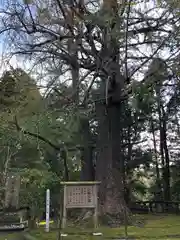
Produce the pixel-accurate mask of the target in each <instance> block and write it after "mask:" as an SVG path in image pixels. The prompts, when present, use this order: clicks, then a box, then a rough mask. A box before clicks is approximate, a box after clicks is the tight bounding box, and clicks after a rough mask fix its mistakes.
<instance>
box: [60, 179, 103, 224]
mask: <svg viewBox="0 0 180 240" xmlns="http://www.w3.org/2000/svg"><path fill="white" fill-rule="evenodd" d="M98 184H100V183H99V182H62V183H61V185H63V190H64V193H63V194H64V201H63V205H64V207H63V219H62V228H64V227H65V225H66V218H67V209H70V208H92V209H94V226H95V227H97V214H98V196H97V195H98V190H97V186H98Z"/></svg>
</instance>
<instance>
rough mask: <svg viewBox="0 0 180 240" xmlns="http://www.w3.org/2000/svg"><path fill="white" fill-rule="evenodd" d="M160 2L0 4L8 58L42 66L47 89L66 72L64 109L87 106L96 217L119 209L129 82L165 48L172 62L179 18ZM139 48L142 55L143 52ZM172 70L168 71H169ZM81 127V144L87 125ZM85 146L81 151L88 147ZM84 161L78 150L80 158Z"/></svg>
mask: <svg viewBox="0 0 180 240" xmlns="http://www.w3.org/2000/svg"><path fill="white" fill-rule="evenodd" d="M162 4H163V7H162V6H161V3H160V5H159V3H158V4H157V5H156V4H155V6H153V7H152V6H149V5H146V3H145V4H144V5H143V6H142V4H137V5H135V4H132V1H131V0H130V1H121V2H120V3H118V2H117V1H116V0H112V1H108V0H104V1H103V2H102V4H100V3H98V2H95V3H93V2H91V1H89V2H88V1H87V2H84V1H83V0H82V1H80V0H79V1H67V2H65V1H61V0H51V1H36V0H31V1H24V3H19V1H14V4H11V2H10V1H8V0H6V2H5V4H4V6H3V7H2V12H3V15H2V17H1V33H2V34H3V37H6V39H7V41H8V42H9V43H10V44H11V48H10V49H8V52H10V53H11V54H13V55H14V54H16V55H19V56H20V57H21V58H22V57H23V56H26V58H27V57H29V60H31V64H32V65H34V66H35V68H36V69H37V68H40V66H41V67H43V68H42V72H41V74H40V76H41V77H42V76H45V75H46V79H47V76H48V74H51V75H50V76H51V81H49V85H48V87H49V88H51V86H53V88H56V86H57V84H58V82H59V81H60V80H61V78H60V77H61V75H63V74H65V73H68V74H66V75H63V76H64V79H66V80H67V81H68V80H69V76H70V73H72V79H70V80H73V81H72V83H73V84H72V85H73V88H72V93H71V94H70V95H69V97H68V99H69V100H70V101H69V102H68V104H69V105H71V106H74V109H80V110H81V113H82V112H83V113H84V112H86V111H87V110H88V109H89V107H91V108H93V104H94V103H95V111H96V116H95V118H96V120H97V125H98V140H97V149H96V152H97V159H96V179H98V180H100V181H101V187H100V203H101V207H102V208H101V211H102V212H103V213H110V214H113V213H120V214H121V215H122V212H123V211H124V209H126V206H125V205H126V204H125V201H124V186H123V185H124V183H123V175H124V165H125V160H124V154H123V149H122V144H123V134H122V133H123V131H122V130H123V127H122V125H121V123H122V121H121V116H123V111H127V110H125V109H126V107H125V105H126V104H127V103H126V102H127V101H128V99H129V97H130V96H131V94H132V93H133V91H134V88H136V86H135V84H134V79H135V78H139V79H138V80H139V81H140V80H141V74H142V73H143V72H144V69H145V67H146V66H147V63H149V61H151V60H152V59H153V58H155V57H157V56H158V54H161V53H163V51H165V50H166V51H167V52H168V53H167V55H168V57H167V58H168V59H166V61H169V63H172V60H173V59H174V58H176V56H177V53H178V51H179V49H177V43H178V38H179V36H178V29H179V25H178V21H179V16H178V14H177V13H176V9H174V8H169V2H168V3H166V2H165V3H164V2H163V3H162ZM145 48H147V49H148V50H149V51H147V52H146V53H145V51H144V49H145ZM142 50H143V51H144V52H142ZM172 67H173V69H174V71H176V66H175V65H173V66H172ZM38 73H39V72H38ZM146 79H147V78H144V80H143V81H142V83H141V84H143V83H144V81H146ZM55 82H56V84H55ZM50 83H51V84H50ZM82 83H83V84H82ZM141 84H140V85H141ZM148 84H149V85H150V86H151V85H153V84H154V82H151V81H150V82H148ZM85 85H86V86H85ZM134 86H135V87H134ZM146 89H148V86H146ZM91 90H93V91H91ZM91 93H93V94H91ZM141 97H142V96H141ZM74 103H75V104H74ZM69 105H68V106H69ZM71 109H72V107H71ZM161 110H162V109H161ZM85 125H86V131H85V132H86V136H87V138H88V136H89V135H90V134H89V132H88V131H89V126H88V124H87V121H85ZM81 126H83V124H81ZM129 131H130V129H129ZM85 144H86V150H87V149H88V148H87V144H88V141H87V142H86V143H85ZM61 147H62V144H61V145H60V146H57V145H55V148H57V149H61ZM164 149H165V145H164ZM129 152H130V148H129ZM129 154H130V153H129ZM89 155H90V153H88V152H87V151H86V152H84V157H85V156H88V157H89ZM91 163H92V161H91ZM91 167H92V164H91Z"/></svg>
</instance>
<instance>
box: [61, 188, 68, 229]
mask: <svg viewBox="0 0 180 240" xmlns="http://www.w3.org/2000/svg"><path fill="white" fill-rule="evenodd" d="M66 197H67V186H66V185H64V202H63V216H62V228H65V226H66V220H67V209H66Z"/></svg>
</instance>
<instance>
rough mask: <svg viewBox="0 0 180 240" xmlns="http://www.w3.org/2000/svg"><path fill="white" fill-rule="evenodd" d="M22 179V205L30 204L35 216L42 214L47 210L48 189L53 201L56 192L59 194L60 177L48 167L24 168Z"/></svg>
mask: <svg viewBox="0 0 180 240" xmlns="http://www.w3.org/2000/svg"><path fill="white" fill-rule="evenodd" d="M21 179H22V186H21V194H20V198H21V199H20V202H21V205H24V206H29V207H30V208H31V210H32V214H33V215H34V216H40V215H41V214H42V212H43V211H44V210H45V196H46V189H50V191H51V195H52V196H51V201H52V202H53V200H54V199H53V196H54V194H55V193H56V194H57V191H58V190H59V193H60V178H58V177H57V175H56V174H54V173H52V172H50V171H48V169H44V170H38V169H24V170H23V171H22V172H21ZM52 202H51V204H52Z"/></svg>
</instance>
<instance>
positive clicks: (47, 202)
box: [46, 189, 50, 232]
mask: <svg viewBox="0 0 180 240" xmlns="http://www.w3.org/2000/svg"><path fill="white" fill-rule="evenodd" d="M49 212H50V190H49V189H47V190H46V232H49Z"/></svg>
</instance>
